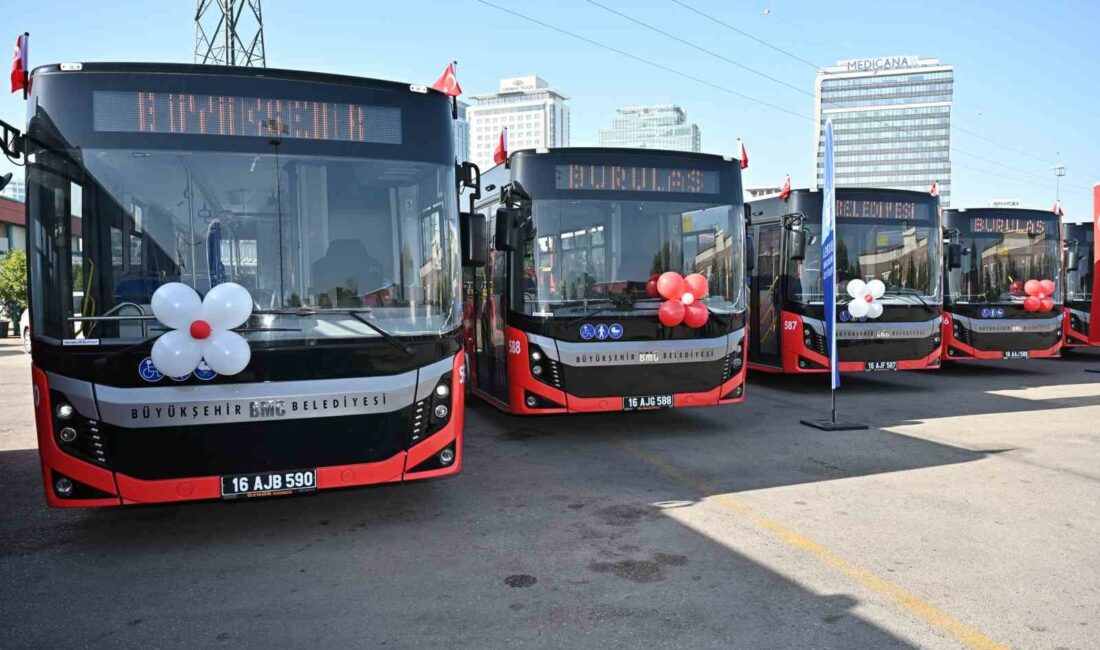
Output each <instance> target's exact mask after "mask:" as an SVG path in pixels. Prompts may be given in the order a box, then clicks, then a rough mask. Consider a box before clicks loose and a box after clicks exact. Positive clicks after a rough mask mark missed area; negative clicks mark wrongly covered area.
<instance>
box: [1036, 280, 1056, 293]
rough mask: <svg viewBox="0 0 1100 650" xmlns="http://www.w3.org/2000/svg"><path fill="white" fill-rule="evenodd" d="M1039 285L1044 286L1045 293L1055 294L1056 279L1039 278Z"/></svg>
mask: <svg viewBox="0 0 1100 650" xmlns="http://www.w3.org/2000/svg"><path fill="white" fill-rule="evenodd" d="M1039 285H1040V286H1041V287H1043V293H1045V294H1046V295H1048V296H1053V295H1054V281H1053V280H1039Z"/></svg>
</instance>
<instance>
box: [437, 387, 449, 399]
mask: <svg viewBox="0 0 1100 650" xmlns="http://www.w3.org/2000/svg"><path fill="white" fill-rule="evenodd" d="M435 394H436V395H437V396H439V397H447V396H448V395H450V394H451V389H450V387H448V386H447V384H440V385H438V386H436V387H435Z"/></svg>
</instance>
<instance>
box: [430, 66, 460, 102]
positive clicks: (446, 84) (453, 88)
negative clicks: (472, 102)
mask: <svg viewBox="0 0 1100 650" xmlns="http://www.w3.org/2000/svg"><path fill="white" fill-rule="evenodd" d="M432 88H434V89H435V90H438V91H439V92H441V93H444V94H446V95H448V96H449V97H458V96H459V95H461V94H462V87H461V86H459V85H458V78H457V77H455V62H454V61H451V62H450V63H449V64H448V65H447V69H446V70H444V71H443V74H442V75H440V76H439V78H438V79H436V80H435V83H434V84H432Z"/></svg>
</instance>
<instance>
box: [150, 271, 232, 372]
mask: <svg viewBox="0 0 1100 650" xmlns="http://www.w3.org/2000/svg"><path fill="white" fill-rule="evenodd" d="M152 306H153V315H154V316H156V318H157V320H158V321H160V322H161V323H164V324H165V325H167V326H168V327H170V328H172V331H170V332H168V333H166V334H164V335H163V336H161V337H160V338H158V339H157V340H156V343H154V344H153V354H152V357H153V365H154V366H156V367H157V370H159V371H160V372H162V373H164V374H165V375H168V376H169V377H184V376H186V375H188V374H190V373H192V372H194V370H195V369H196V368H197V367H198V366H199V363H201V362H202V361H204V360H205V361H206V365H208V366H210V369H211V370H213V371H214V372H216V373H218V374H220V375H235V374H237V373H238V372H240V371H242V370H244V368H245V366H247V365H248V361H249V359H251V358H252V351H251V349H250V348H249V347H248V341H246V340H244V337H243V336H241V335H240V334H237V333H236V332H231V331H230V330H232V329H233V328H235V327H240V326H241V325H243V324H244V323H245V322H246V321H247V320H248V317H249V316H251V315H252V295H251V294H249V293H248V289H245V288H244V287H242V286H241V285H239V284H236V283H233V282H223V283H222V284H219V285H217V286H216V287H214V288H213V289H211V290H210V291H209V292H208V293H207V294H206V298H203V299H200V298H199V294H198V293H196V292H195V290H194V289H192V288H191V287H189V286H187V285H186V284H182V283H180V282H169V283H168V284H164V285H161V286H160V288H158V289H157V290H156V292H155V293H153V300H152Z"/></svg>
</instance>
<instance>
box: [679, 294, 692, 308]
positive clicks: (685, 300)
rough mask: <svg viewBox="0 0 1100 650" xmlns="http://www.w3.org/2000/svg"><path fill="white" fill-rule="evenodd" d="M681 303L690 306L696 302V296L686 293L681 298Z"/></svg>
mask: <svg viewBox="0 0 1100 650" xmlns="http://www.w3.org/2000/svg"><path fill="white" fill-rule="evenodd" d="M680 302H682V303H684V304H685V305H690V304H691V303H693V302H695V294H693V293H692V292H690V291H685V292H684V295H683V296H681V297H680Z"/></svg>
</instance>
